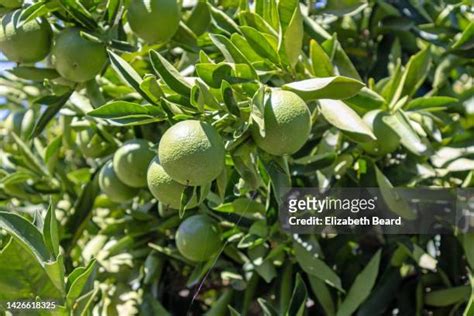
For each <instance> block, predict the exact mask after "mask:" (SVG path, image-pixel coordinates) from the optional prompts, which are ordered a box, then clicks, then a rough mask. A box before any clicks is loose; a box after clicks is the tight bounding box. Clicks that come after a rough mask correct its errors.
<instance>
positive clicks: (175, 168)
mask: <svg viewBox="0 0 474 316" xmlns="http://www.w3.org/2000/svg"><path fill="white" fill-rule="evenodd" d="M158 156H159V157H160V163H161V165H162V166H163V169H165V171H166V173H167V174H169V175H170V177H171V178H172V179H173V180H175V181H177V182H179V183H181V184H184V185H191V186H199V185H204V184H207V183H209V182H211V181H212V180H214V179H215V178H217V176H219V174H220V173H221V172H222V170H223V169H224V159H225V149H224V143H223V141H222V138H221V136H220V135H219V133H218V132H217V130H216V129H215V128H214V127H213V126H211V125H210V124H208V123H204V122H200V121H196V120H187V121H181V122H179V123H177V124H175V125H173V126H172V127H171V128H169V129H168V130H167V131H166V132H165V133H164V134H163V137H162V138H161V140H160V145H159V148H158Z"/></svg>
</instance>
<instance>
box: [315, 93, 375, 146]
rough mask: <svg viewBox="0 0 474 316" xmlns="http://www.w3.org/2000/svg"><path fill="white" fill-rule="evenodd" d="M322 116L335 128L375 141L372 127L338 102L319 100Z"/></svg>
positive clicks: (342, 103)
mask: <svg viewBox="0 0 474 316" xmlns="http://www.w3.org/2000/svg"><path fill="white" fill-rule="evenodd" d="M319 105H320V110H321V114H322V115H323V116H324V118H325V119H326V120H327V121H328V122H329V123H330V124H331V125H333V126H335V127H337V128H338V129H340V130H343V131H346V132H349V133H352V134H356V135H360V137H362V138H363V139H364V140H367V141H369V140H371V139H373V140H375V139H376V137H375V135H374V134H373V133H372V130H371V129H370V127H369V126H368V125H367V124H366V123H365V122H364V121H363V120H362V119H361V118H360V117H359V115H357V113H356V112H355V111H354V110H352V109H351V108H350V107H349V106H347V105H346V104H345V103H344V102H342V101H338V100H328V99H322V100H319Z"/></svg>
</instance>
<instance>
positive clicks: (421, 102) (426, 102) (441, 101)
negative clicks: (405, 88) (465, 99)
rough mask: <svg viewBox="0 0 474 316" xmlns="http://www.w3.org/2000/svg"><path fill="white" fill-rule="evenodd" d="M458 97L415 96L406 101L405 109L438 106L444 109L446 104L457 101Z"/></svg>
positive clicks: (426, 108) (430, 108) (427, 108)
mask: <svg viewBox="0 0 474 316" xmlns="http://www.w3.org/2000/svg"><path fill="white" fill-rule="evenodd" d="M457 101H458V99H456V98H452V97H443V96H433V97H421V98H416V99H413V100H411V101H410V102H408V104H407V105H406V106H405V108H406V109H410V110H423V109H425V110H432V109H434V108H439V109H440V110H444V109H445V108H446V106H448V105H450V104H453V103H455V102H457Z"/></svg>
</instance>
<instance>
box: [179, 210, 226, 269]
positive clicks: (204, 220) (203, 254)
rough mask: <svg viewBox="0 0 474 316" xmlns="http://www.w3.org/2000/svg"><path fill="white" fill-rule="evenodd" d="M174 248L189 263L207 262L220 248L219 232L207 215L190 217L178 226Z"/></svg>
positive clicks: (214, 222) (215, 223) (215, 224)
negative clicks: (175, 247) (176, 248)
mask: <svg viewBox="0 0 474 316" xmlns="http://www.w3.org/2000/svg"><path fill="white" fill-rule="evenodd" d="M176 246H177V247H178V250H179V252H180V253H181V254H182V255H183V257H185V258H187V259H189V260H191V261H196V262H202V261H206V260H209V259H210V258H211V256H212V255H214V254H216V253H217V252H218V251H219V249H220V248H221V247H222V237H221V230H220V228H219V226H218V225H217V222H216V221H215V220H213V219H212V218H210V217H209V216H207V215H194V216H191V217H189V218H187V219H186V220H185V221H184V222H182V223H181V225H179V228H178V231H177V232H176Z"/></svg>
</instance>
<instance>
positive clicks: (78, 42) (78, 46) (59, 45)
mask: <svg viewBox="0 0 474 316" xmlns="http://www.w3.org/2000/svg"><path fill="white" fill-rule="evenodd" d="M52 52H53V57H54V65H55V67H56V70H57V71H58V73H59V74H60V75H61V76H62V77H63V78H66V79H68V80H70V81H74V82H85V81H88V80H91V79H93V78H94V77H95V76H96V75H98V74H99V73H100V71H101V70H102V68H103V67H104V64H105V61H106V59H107V54H106V50H105V45H104V44H102V43H98V42H94V41H92V40H89V39H85V38H83V37H82V36H81V30H80V29H77V28H69V29H65V30H64V31H62V32H61V33H60V34H59V35H58V37H57V38H56V42H55V44H54V46H53V51H52Z"/></svg>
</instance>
